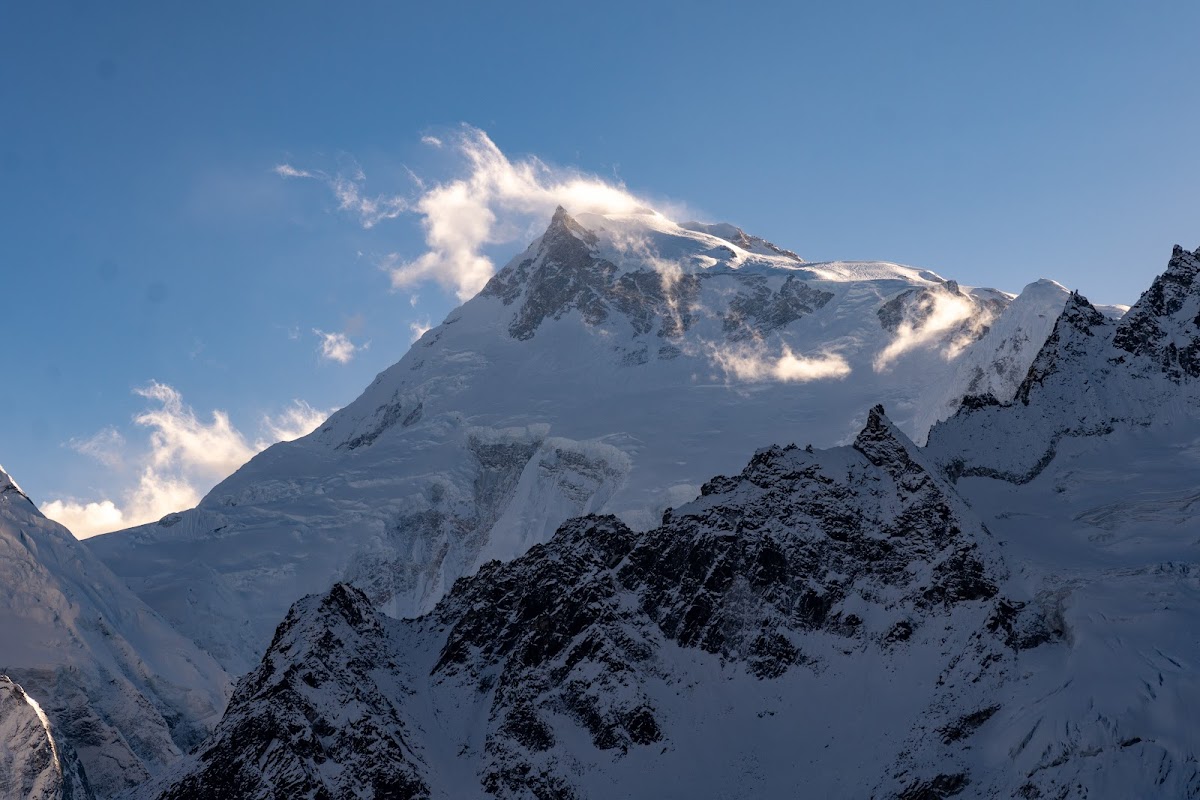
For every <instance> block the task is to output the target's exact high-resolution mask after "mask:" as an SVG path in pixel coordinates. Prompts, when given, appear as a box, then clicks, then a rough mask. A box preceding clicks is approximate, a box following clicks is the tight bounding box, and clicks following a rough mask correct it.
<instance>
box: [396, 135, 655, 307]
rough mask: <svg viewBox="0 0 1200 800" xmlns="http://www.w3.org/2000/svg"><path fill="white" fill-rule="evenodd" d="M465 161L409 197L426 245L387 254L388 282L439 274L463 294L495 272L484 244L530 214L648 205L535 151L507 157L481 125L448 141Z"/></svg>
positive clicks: (517, 227)
mask: <svg viewBox="0 0 1200 800" xmlns="http://www.w3.org/2000/svg"><path fill="white" fill-rule="evenodd" d="M452 146H454V147H455V148H456V149H457V150H458V152H459V153H460V154H461V155H462V156H463V158H464V160H465V161H466V164H467V167H468V173H467V175H466V176H465V177H462V178H458V179H456V180H452V181H449V182H447V183H439V184H436V185H434V186H433V187H432V188H430V189H428V190H426V191H425V192H424V193H423V194H422V195H421V197H420V198H419V199H418V200H417V201H416V202H415V203H413V208H414V209H415V210H416V212H417V213H418V214H420V215H421V216H422V220H421V224H422V226H423V227H424V229H425V243H426V245H428V247H429V250H428V251H427V252H425V253H424V254H423V255H421V256H419V257H417V258H416V259H413V260H407V259H404V258H403V257H401V256H399V255H397V254H392V255H391V256H389V257H388V262H387V265H388V268H389V271H390V272H391V276H392V285H393V286H395V287H397V288H401V287H407V286H411V285H413V284H416V283H419V282H421V281H424V280H430V279H432V280H436V281H437V282H438V283H440V284H442V285H443V286H445V287H447V288H450V289H453V290H454V291H455V292H456V293H457V294H458V297H459V299H462V300H466V299H468V298H470V297H471V296H473V295H474V294H475V293H476V292H478V291H479V290H480V289H482V288H483V285H484V284H485V283H487V281H488V278H490V277H491V276H492V273H494V272H495V271H496V267H495V264H493V263H492V261H491V259H490V258H488V257H487V256H486V255H484V254H483V252H482V248H483V247H484V246H485V245H488V244H495V243H499V242H508V241H513V240H514V239H517V238H519V237H521V236H522V235H524V234H525V233H526V232H527V230H528V221H529V219H530V218H538V219H541V218H544V217H546V216H549V215H550V214H551V213H553V211H554V209H555V207H556V206H559V205H562V206H564V207H566V208H567V209H568V210H569V211H571V212H572V213H583V212H592V213H598V214H627V213H631V212H634V211H638V210H640V209H645V208H647V207H648V204H647V203H646V201H644V200H641V199H639V198H637V197H635V196H634V195H632V194H631V193H630V192H629V191H627V190H626V189H625V187H624V186H619V185H613V184H610V183H607V182H605V181H603V180H601V179H599V178H596V177H592V176H586V175H582V174H578V173H571V172H562V171H559V170H555V169H552V168H551V167H549V166H547V165H546V164H545V163H543V162H542V161H540V160H539V159H537V158H534V157H532V156H531V157H528V158H524V159H519V160H516V161H513V160H510V159H509V158H508V157H507V156H505V155H504V153H502V152H501V151H500V148H499V147H497V146H496V144H495V143H494V142H493V141H492V140H491V139H490V138H488V135H487V134H486V133H484V132H483V131H481V130H479V129H477V128H472V127H469V126H464V127H463V128H462V130H461V131H460V133H459V134H458V135H457V136H456V137H455V140H454V141H453V143H452Z"/></svg>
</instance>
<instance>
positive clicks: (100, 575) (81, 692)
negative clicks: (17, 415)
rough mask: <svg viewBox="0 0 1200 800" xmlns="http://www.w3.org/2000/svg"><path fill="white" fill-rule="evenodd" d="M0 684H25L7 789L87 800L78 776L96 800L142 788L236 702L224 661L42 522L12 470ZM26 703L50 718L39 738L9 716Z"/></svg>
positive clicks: (16, 690)
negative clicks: (2, 679) (37, 767)
mask: <svg viewBox="0 0 1200 800" xmlns="http://www.w3.org/2000/svg"><path fill="white" fill-rule="evenodd" d="M0 675H6V676H8V677H9V678H11V681H12V682H14V683H17V684H20V685H19V686H15V685H13V683H7V684H0V695H3V698H0V705H2V706H3V708H4V709H5V710H4V711H3V712H2V716H0V731H2V732H3V736H4V738H3V739H0V752H2V753H4V756H3V757H0V787H3V786H5V785H10V786H11V785H28V786H29V787H30V788H29V791H30V792H35V794H34V795H33V796H37V794H36V791H41V792H42V793H43V795H44V796H46V797H58V796H61V795H65V793H66V792H67V791H75V792H76V793H75V794H74V795H66V796H75V797H77V798H78V797H82V796H85V795H81V794H78V792H80V791H82V789H80V788H79V787H78V786H77V785H76V784H77V783H78V782H79V781H78V780H77V779H78V775H77V774H76V773H79V772H82V773H85V774H86V783H88V784H90V787H91V790H93V791H94V792H95V794H96V796H97V797H111V796H113V795H114V794H116V793H118V792H120V791H123V790H125V789H128V788H129V787H131V786H134V785H136V784H138V783H140V782H142V781H144V780H145V779H146V778H147V777H149V776H151V775H153V774H155V773H157V772H158V771H160V770H161V769H162V768H164V767H166V766H167V765H169V764H171V763H172V762H173V761H174V760H175V759H177V758H178V757H179V755H180V753H181V752H182V751H184V750H186V749H188V748H190V747H192V746H194V745H195V744H196V743H197V742H199V741H200V740H201V739H203V738H204V736H206V735H207V734H208V732H209V731H210V730H211V729H212V726H213V725H214V724H215V723H216V721H217V719H218V718H219V716H220V714H221V712H222V710H223V709H224V706H225V701H226V699H227V697H228V693H229V680H228V678H227V677H226V675H225V673H224V671H223V670H222V669H221V667H220V666H219V665H218V664H217V663H216V661H214V660H213V659H212V658H211V657H210V656H208V655H207V654H206V653H204V652H202V651H201V650H200V649H199V648H197V647H196V645H195V644H194V643H193V642H192V641H191V640H190V639H187V638H185V637H183V636H180V635H179V634H178V633H176V632H175V631H174V630H172V629H171V628H170V626H169V625H167V624H166V623H165V622H164V621H163V620H162V619H161V618H160V617H159V616H158V615H157V614H156V613H155V612H153V611H152V610H150V609H149V608H148V607H147V606H146V604H145V603H143V602H142V601H141V600H139V599H138V598H137V596H136V595H134V594H133V593H132V592H131V591H130V590H129V589H128V588H127V587H126V586H125V584H124V583H122V582H121V580H120V579H119V578H117V576H115V575H113V574H112V572H111V571H110V570H109V569H108V568H107V567H105V566H104V565H103V564H102V563H101V562H100V561H99V559H97V558H96V557H95V556H94V555H92V553H91V551H89V550H88V549H87V548H86V547H84V546H83V544H82V543H80V542H79V541H77V540H76V539H75V537H74V536H72V535H71V534H70V532H69V531H67V529H66V528H64V527H62V526H61V525H59V524H58V523H56V522H52V521H51V520H48V519H46V518H45V517H43V516H42V515H41V513H40V512H39V511H38V510H37V508H36V507H35V506H34V505H33V503H32V502H30V500H29V499H28V498H27V497H26V496H25V494H24V493H23V492H21V490H20V488H19V487H18V486H17V485H16V483H15V482H14V481H13V480H12V479H11V478H9V477H8V475H7V474H6V473H4V472H3V470H0ZM18 694H19V696H20V698H21V699H23V700H24V699H28V698H32V700H33V703H26V705H25V707H28V708H29V709H30V710H32V709H33V708H35V707H37V708H40V710H41V711H44V713H45V716H46V719H45V720H42V724H41V728H42V729H43V730H42V733H39V732H38V726H34V725H33V724H32V722H31V721H30V720H29V719H28V711H25V712H24V714H25V721H24V722H22V721H21V719H20V718H19V717H14V716H12V715H11V713H12V712H13V710H14V709H18V710H20V709H22V708H24V707H22V706H21V704H20V703H17V702H16V701H15V698H16V697H17V695H18ZM35 716H36V715H35ZM13 726H16V727H13ZM47 748H49V750H48V749H47ZM56 748H57V752H55V753H50V751H53V750H55V749H56ZM48 753H49V754H50V755H49V756H48ZM47 757H50V758H51V761H54V762H55V763H56V764H58V766H57V767H53V768H52V767H51V766H47V767H46V769H45V770H42V771H39V772H37V774H36V775H35V774H34V773H33V772H32V771H31V766H30V765H33V764H42V763H44V761H45V759H46V758H47ZM76 757H77V761H76ZM78 767H81V769H79V768H78ZM64 770H65V771H64ZM64 775H65V776H66V777H65V779H64ZM72 776H75V777H72ZM52 785H55V786H57V787H58V788H57V789H54V790H52V789H51V788H47V787H51V786H52ZM72 786H75V789H74V790H72V789H71V787H72ZM37 787H42V788H41V789H38V788H37ZM55 791H57V792H59V794H55ZM0 795H3V796H5V797H9V796H14V797H15V796H20V793H15V794H14V793H9V794H4V792H0Z"/></svg>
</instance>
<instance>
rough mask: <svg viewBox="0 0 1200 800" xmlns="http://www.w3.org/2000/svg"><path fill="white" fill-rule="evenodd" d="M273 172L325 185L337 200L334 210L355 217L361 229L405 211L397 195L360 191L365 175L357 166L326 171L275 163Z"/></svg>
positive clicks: (406, 205) (284, 176) (404, 200)
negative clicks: (336, 206) (350, 169)
mask: <svg viewBox="0 0 1200 800" xmlns="http://www.w3.org/2000/svg"><path fill="white" fill-rule="evenodd" d="M274 172H275V174H276V175H278V176H280V177H282V178H309V179H312V180H318V181H321V182H322V183H324V184H326V185H327V186H329V188H330V189H331V190H332V191H333V195H334V197H336V198H337V201H338V210H339V211H345V212H348V213H351V214H353V215H355V216H357V217H358V221H359V224H361V225H362V226H363V227H364V228H373V227H375V226H376V225H378V224H379V223H380V222H382V221H383V220H385V219H395V218H396V217H398V216H400V215H401V214H403V213H404V212H405V211H408V210H409V201H408V200H406V199H405V198H404V197H402V196H400V195H389V194H377V195H375V196H374V197H371V196H369V195H367V194H366V193H365V191H364V184H365V183H366V175H364V174H363V171H362V169H361V168H359V167H357V166H356V167H354V168H353V169H352V171H351V172H350V174H348V175H347V174H346V173H344V172H337V173H334V174H330V173H328V172H325V171H323V170H307V169H298V168H296V167H294V166H292V165H291V164H277V165H276V166H275V168H274Z"/></svg>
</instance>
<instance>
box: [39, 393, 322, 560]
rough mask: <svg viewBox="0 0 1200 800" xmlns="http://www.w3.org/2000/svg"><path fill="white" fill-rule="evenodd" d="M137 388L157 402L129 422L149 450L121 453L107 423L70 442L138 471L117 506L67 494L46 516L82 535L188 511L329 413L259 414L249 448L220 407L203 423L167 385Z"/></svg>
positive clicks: (304, 409)
mask: <svg viewBox="0 0 1200 800" xmlns="http://www.w3.org/2000/svg"><path fill="white" fill-rule="evenodd" d="M134 392H135V394H137V395H139V396H141V397H144V398H146V399H147V400H151V401H154V402H156V403H158V406H157V407H155V408H151V409H149V410H147V411H144V412H142V413H140V414H138V415H137V416H135V417H134V420H133V421H134V422H135V423H136V424H137V425H140V426H142V427H144V428H148V429H150V431H151V433H150V440H149V447H148V448H147V449H146V450H144V451H142V452H138V453H132V454H130V453H128V452H126V450H127V449H128V448H127V445H126V440H125V437H123V436H122V435H121V434H120V433H119V432H118V431H117V430H116V429H115V428H111V427H109V428H105V429H104V430H102V431H100V432H99V433H98V434H96V435H94V436H92V437H89V438H87V439H83V440H73V441H72V442H71V446H72V447H73V448H74V449H75V450H77V451H78V452H80V453H83V454H84V455H88V456H90V457H92V458H94V459H96V460H97V461H99V462H100V463H102V464H105V465H106V466H109V467H111V468H113V469H116V470H118V471H122V470H124V469H126V468H128V467H132V468H133V469H134V470H136V475H137V478H136V483H134V484H133V485H132V486H131V487H130V488H129V489H127V490H126V491H125V492H123V493H122V501H121V502H120V504H118V503H117V502H115V501H113V500H111V499H102V500H95V501H80V500H75V499H69V498H68V499H55V500H52V501H50V502H48V503H45V504H44V505H43V506H42V512H43V513H44V514H45V515H46V516H47V517H49V518H50V519H53V520H55V521H56V522H59V523H62V524H63V525H65V526H66V527H67V528H68V529H70V530H71V532H72V533H74V534H75V535H76V536H79V537H80V538H86V537H88V536H94V535H96V534H98V533H105V532H107V531H113V530H117V529H119V528H123V527H128V526H130V525H139V524H141V523H144V522H152V521H154V520H157V519H160V518H162V517H163V516H164V515H165V514H168V513H170V512H172V511H179V510H182V509H185V508H191V507H192V506H195V505H196V504H197V503H198V502H200V498H201V496H202V495H203V493H204V492H205V491H207V490H208V489H209V488H211V487H212V486H214V485H215V484H216V483H217V482H218V481H220V480H221V479H223V478H225V477H226V476H228V475H229V474H231V473H232V472H233V471H234V470H236V469H237V468H238V467H240V466H241V465H242V464H244V463H246V462H247V461H249V460H250V458H251V457H253V456H254V454H255V453H258V452H260V451H262V450H265V449H266V448H267V447H270V446H271V445H272V444H274V443H275V442H279V441H289V440H291V439H297V438H299V437H301V436H304V435H306V434H308V433H310V432H312V431H313V430H314V429H315V428H316V427H317V426H318V425H320V424H321V422H323V421H324V420H325V419H326V418H327V417H328V416H329V414H331V413H332V410H331V411H321V410H319V409H315V408H313V407H312V406H310V405H309V404H308V403H306V402H304V401H303V400H294V401H293V402H292V404H291V405H290V406H289V407H287V408H286V409H284V410H283V411H282V412H280V413H279V414H277V415H264V416H263V418H262V421H261V425H260V427H261V432H262V436H260V437H259V438H258V439H256V440H255V441H254V444H253V445H251V444H250V443H249V442H248V440H247V439H246V437H245V436H244V435H243V434H242V433H241V431H239V430H238V429H237V428H235V427H234V426H233V423H232V422H231V421H230V419H229V415H228V414H226V413H225V412H224V411H219V410H218V411H213V412H212V415H211V417H212V418H211V420H210V421H205V420H203V419H201V418H200V417H198V416H197V415H196V412H195V411H194V410H193V409H192V408H191V407H190V406H188V405H187V404H186V403H184V401H183V396H182V395H181V394H180V393H179V392H178V391H177V390H176V389H174V388H173V387H171V386H168V385H167V384H164V383H158V382H157V381H151V382H150V383H149V384H148V385H146V386H143V387H140V388H138V389H135V390H134Z"/></svg>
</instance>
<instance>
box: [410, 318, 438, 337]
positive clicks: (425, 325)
mask: <svg viewBox="0 0 1200 800" xmlns="http://www.w3.org/2000/svg"><path fill="white" fill-rule="evenodd" d="M432 327H433V324H432V323H431V322H430V321H429V319H428V318H426V319H419V320H416V321H415V322H410V323H409V324H408V330H409V332H411V333H412V341H414V342H415V341H416V340H417V339H420V338H421V337H422V336H424V335H425V334H426V333H427V332H428V331H429V329H430V328H432Z"/></svg>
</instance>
